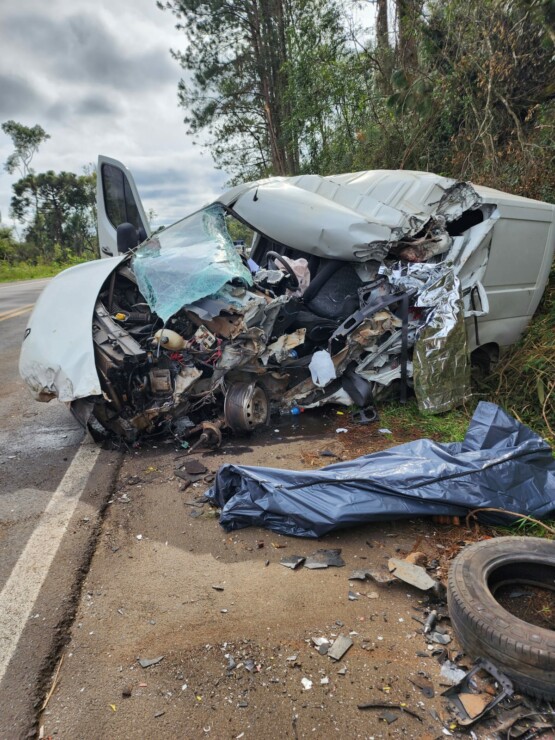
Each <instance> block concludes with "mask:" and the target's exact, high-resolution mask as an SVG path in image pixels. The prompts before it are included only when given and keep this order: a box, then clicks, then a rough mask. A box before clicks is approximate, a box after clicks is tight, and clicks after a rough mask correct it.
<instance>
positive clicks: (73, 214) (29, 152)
mask: <svg viewBox="0 0 555 740" xmlns="http://www.w3.org/2000/svg"><path fill="white" fill-rule="evenodd" d="M1 128H2V131H3V132H4V133H5V134H6V135H7V136H9V137H10V138H11V140H12V144H13V152H12V153H11V154H10V156H9V157H8V159H7V160H6V162H5V163H4V169H5V171H6V172H8V174H11V175H13V174H16V173H17V174H18V175H19V176H20V177H19V179H18V180H16V182H14V183H13V185H12V191H13V195H12V200H11V208H10V215H11V217H12V219H14V220H15V221H16V223H17V224H18V226H17V228H12V227H11V226H7V225H5V224H3V223H2V222H1V220H0V282H6V281H10V280H26V279H30V278H39V277H50V276H52V275H56V274H57V273H58V272H60V271H61V270H63V269H65V268H66V267H71V266H72V265H75V264H78V263H79V262H84V261H86V260H91V259H96V258H97V257H98V240H97V236H96V198H95V191H96V174H95V173H94V171H92V170H90V168H83V174H81V175H76V174H75V173H73V172H53V171H52V170H49V171H47V172H39V173H36V172H35V171H34V170H33V168H32V167H31V163H32V160H33V157H34V155H35V154H36V153H37V151H38V150H39V148H40V147H41V146H42V145H43V144H45V143H46V142H47V141H48V139H50V136H49V135H48V134H47V133H46V132H45V131H44V129H43V128H42V127H41V126H39V125H38V124H37V125H35V126H32V127H28V126H23V125H22V124H20V123H17V122H16V121H5V122H4V123H3V124H2V126H1Z"/></svg>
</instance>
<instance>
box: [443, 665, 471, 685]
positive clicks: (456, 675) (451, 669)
mask: <svg viewBox="0 0 555 740" xmlns="http://www.w3.org/2000/svg"><path fill="white" fill-rule="evenodd" d="M439 674H440V676H441V677H442V678H443V679H445V681H447V682H448V683H450V684H453V685H454V684H457V683H460V682H461V681H462V680H463V678H464V677H465V676H466V671H463V670H462V669H461V668H459V667H458V666H457V664H456V663H453V662H451V661H450V660H445V661H444V662H443V663H442V664H441V670H440V672H439Z"/></svg>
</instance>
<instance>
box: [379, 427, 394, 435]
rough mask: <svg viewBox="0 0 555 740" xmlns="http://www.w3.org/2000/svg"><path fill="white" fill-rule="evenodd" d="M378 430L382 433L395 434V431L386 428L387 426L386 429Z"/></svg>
mask: <svg viewBox="0 0 555 740" xmlns="http://www.w3.org/2000/svg"><path fill="white" fill-rule="evenodd" d="M378 432H379V433H380V434H393V432H392V431H391V429H385V428H384V429H378Z"/></svg>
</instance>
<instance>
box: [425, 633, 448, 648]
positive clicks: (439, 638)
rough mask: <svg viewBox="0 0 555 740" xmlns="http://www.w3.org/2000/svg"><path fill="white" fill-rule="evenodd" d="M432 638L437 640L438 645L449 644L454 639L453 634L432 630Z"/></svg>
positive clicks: (434, 640)
mask: <svg viewBox="0 0 555 740" xmlns="http://www.w3.org/2000/svg"><path fill="white" fill-rule="evenodd" d="M430 640H431V641H432V642H435V643H436V645H449V643H450V642H451V640H452V637H451V635H444V634H442V633H441V632H432V634H431V635H430Z"/></svg>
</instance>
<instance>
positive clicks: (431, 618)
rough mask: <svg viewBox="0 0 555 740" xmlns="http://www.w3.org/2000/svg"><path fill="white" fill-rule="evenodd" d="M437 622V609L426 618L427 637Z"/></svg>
mask: <svg viewBox="0 0 555 740" xmlns="http://www.w3.org/2000/svg"><path fill="white" fill-rule="evenodd" d="M436 621H437V611H436V610H435V609H432V611H431V612H430V613H429V614H428V616H427V617H426V621H425V622H424V634H425V635H427V634H428V632H431V631H432V629H433V628H434V625H435V623H436Z"/></svg>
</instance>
